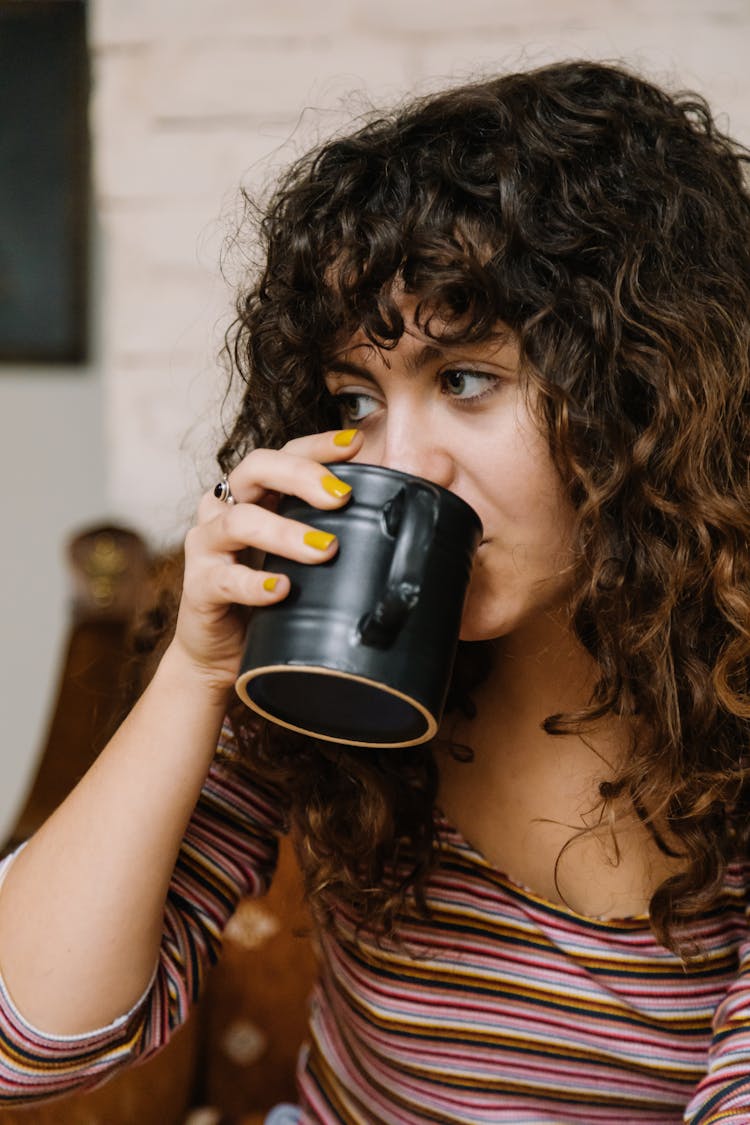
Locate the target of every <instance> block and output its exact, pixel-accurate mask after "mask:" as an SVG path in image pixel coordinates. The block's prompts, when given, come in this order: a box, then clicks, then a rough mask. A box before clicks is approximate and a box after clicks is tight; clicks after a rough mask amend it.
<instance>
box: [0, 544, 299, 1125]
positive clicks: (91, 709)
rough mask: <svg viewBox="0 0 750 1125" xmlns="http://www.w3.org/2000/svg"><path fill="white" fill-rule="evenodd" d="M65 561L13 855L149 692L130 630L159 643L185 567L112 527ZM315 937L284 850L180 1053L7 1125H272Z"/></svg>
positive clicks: (179, 1038) (2, 1114)
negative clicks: (46, 698) (45, 694)
mask: <svg viewBox="0 0 750 1125" xmlns="http://www.w3.org/2000/svg"><path fill="white" fill-rule="evenodd" d="M68 557H69V560H70V565H71V572H72V585H73V590H74V600H73V612H72V615H71V616H72V620H71V626H70V635H69V640H68V645H67V650H66V652H65V654H64V657H63V662H62V669H61V673H60V680H59V687H58V694H57V700H56V703H55V705H54V708H53V712H52V718H51V721H50V724H49V730H48V734H47V738H46V742H45V746H44V748H43V752H42V754H41V756H40V762H39V767H38V770H37V774H36V777H35V779H34V782H33V784H32V786H31V789H30V791H29V795H28V798H27V800H26V803H25V805H24V808H23V809H22V811H21V813H20V815H19V818H18V821H17V823H16V826H15V828H14V831H13V833H12V838H11V839H10V840H8V841H6V850H7V849H8V848H9V847H10V846H11V845H12V844H15V843H17V842H20V841H21V840H23V839H25V838H27V837H28V836H29V835H30V834H31V833H32V832H33V831H34V830H35V829H36V828H37V827H38V826H39V824H41V823H42V821H43V820H44V819H45V818H46V817H47V816H48V815H49V814H50V813H51V812H52V810H53V809H54V808H55V807H56V806H57V805H58V804H59V803H60V802H61V801H62V800H63V799H64V797H65V796H66V794H67V793H68V792H69V791H70V789H71V788H72V787H73V786H74V785H75V783H76V781H77V780H78V778H79V777H80V776H81V775H82V774H83V773H84V772H85V770H86V769H87V768H88V766H89V765H90V764H91V762H92V761H93V760H94V759H95V757H96V755H97V753H98V752H99V750H100V749H101V748H102V746H103V745H104V743H105V742H106V740H107V738H108V737H109V734H110V733H111V732H112V730H113V729H114V726H115V725H116V723H117V721H118V720H119V718H120V717H121V715H122V713H123V711H124V709H125V708H126V707H127V705H128V704H129V703H130V702H132V699H133V698H134V697H135V696H136V695H137V693H138V691H139V690H140V689H141V687H142V686H143V683H144V682H145V680H146V679H147V676H148V668H149V667H150V665H151V664H152V662H153V653H151V652H147V651H144V652H143V653H141V654H140V655H139V654H138V653H137V652H136V653H135V654H133V649H132V643H131V638H132V633H133V623H134V620H135V619H136V617H139V618H142V617H143V614H144V613H146V620H147V622H148V620H149V616H150V621H151V625H152V627H153V631H154V633H155V634H156V633H158V631H159V630H160V628H161V626H162V624H163V619H164V617H165V616H166V615H168V613H169V600H170V599H169V597H168V596H167V595H166V594H165V593H164V591H165V589H166V588H167V587H169V586H172V587H173V586H174V583H175V581H176V580H177V579H178V577H179V569H180V566H181V559H180V557H179V556H178V555H174V556H167V557H164V558H149V557H148V554H147V551H146V548H145V545H144V543H143V541H142V540H141V539H140V537H139V536H138V535H136V534H135V533H134V532H132V531H129V530H128V529H126V528H119V527H112V526H109V525H102V526H100V527H93V528H89V529H86V530H85V531H83V532H81V533H79V534H77V535H75V536H74V537H73V538H72V539H71V542H70V545H69V552H68ZM148 606H151V608H150V609H147V607H148ZM146 632H147V630H146ZM139 636H140V637H141V638H143V636H144V630H143V629H141V630H140V631H139ZM142 647H144V648H145V649H149V648H150V645H148V644H146V645H145V646H142ZM308 930H309V917H308V915H307V912H306V910H305V908H304V905H303V896H302V888H301V881H300V876H299V871H298V868H297V865H296V861H295V858H294V852H293V848H292V846H291V844H290V842H289V841H288V840H282V841H281V846H280V858H279V869H278V873H277V876H276V878H275V880H274V883H273V886H272V888H271V891H270V893H269V894H268V895H267V896H266V897H265V898H264V899H262V900H260V901H251V900H243V901H242V902H241V903H240V906H239V909H238V911H237V914H236V916H235V917H234V918H233V919H232V920H231V922H230V924H229V926H228V928H227V931H226V934H225V940H224V949H223V953H222V957H221V959H220V961H219V964H218V965H217V966H216V967H215V968H214V970H213V971H212V973H211V974H210V976H209V980H208V985H207V989H206V993H205V995H204V998H203V1000H202V1001H201V1003H200V1005H199V1006H198V1008H197V1009H196V1011H195V1012H194V1014H193V1016H192V1017H191V1019H190V1020H189V1021H188V1023H187V1025H186V1026H185V1028H183V1029H182V1031H181V1032H180V1033H179V1034H178V1035H176V1036H175V1037H174V1039H173V1040H172V1042H171V1043H170V1045H169V1046H168V1047H167V1048H166V1049H165V1050H164V1051H163V1052H161V1054H160V1055H158V1056H157V1057H156V1058H154V1059H152V1060H151V1061H149V1062H147V1063H145V1064H143V1065H141V1066H135V1067H132V1068H130V1069H129V1070H128V1071H125V1072H123V1073H121V1074H119V1075H116V1076H115V1077H114V1078H113V1079H111V1080H110V1081H109V1082H108V1083H107V1084H106V1085H105V1086H103V1087H101V1088H100V1089H98V1090H94V1091H91V1092H90V1093H88V1094H82V1095H70V1096H67V1097H65V1098H62V1099H57V1100H56V1101H54V1102H49V1103H47V1104H46V1105H40V1106H29V1107H26V1108H23V1109H13V1110H2V1111H0V1125H10V1123H16V1122H17V1123H18V1125H21V1123H24V1125H53V1123H54V1125H84V1123H85V1125H100V1123H101V1125H172V1123H174V1125H181V1123H182V1122H184V1121H186V1119H187V1116H188V1113H189V1111H190V1107H191V1106H193V1107H195V1106H205V1107H209V1106H213V1107H216V1110H217V1113H218V1117H217V1118H216V1121H217V1125H219V1123H220V1125H261V1123H262V1121H263V1118H264V1115H265V1110H266V1109H268V1108H270V1106H272V1105H274V1104H275V1103H276V1102H277V1101H284V1100H293V1099H294V1064H295V1060H296V1055H297V1050H298V1047H299V1044H300V1042H301V1040H302V1038H303V1035H304V1028H305V1017H306V998H307V995H308V993H309V990H310V987H311V983H312V980H313V978H314V975H315V956H314V952H313V948H312V943H311V941H310V940H309V937H308Z"/></svg>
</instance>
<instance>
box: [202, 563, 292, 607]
mask: <svg viewBox="0 0 750 1125" xmlns="http://www.w3.org/2000/svg"><path fill="white" fill-rule="evenodd" d="M290 586H291V583H290V582H289V579H288V578H287V576H286V575H285V574H274V573H273V572H271V571H266V570H251V568H250V567H248V566H243V565H242V564H241V563H220V564H217V565H216V566H214V567H212V568H211V569H210V570H208V571H207V573H206V574H205V576H204V585H203V590H202V595H203V598H204V599H205V600H206V601H207V602H210V603H212V604H214V605H220V604H222V603H226V604H231V605H247V606H260V605H272V604H273V603H274V602H280V601H282V600H283V599H284V598H285V597H286V596H287V594H288V593H289V590H290Z"/></svg>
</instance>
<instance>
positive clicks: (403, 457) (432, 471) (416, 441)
mask: <svg viewBox="0 0 750 1125" xmlns="http://www.w3.org/2000/svg"><path fill="white" fill-rule="evenodd" d="M380 463H381V464H382V465H383V466H384V467H385V468H387V469H397V470H398V471H399V472H402V473H409V474H410V475H411V476H415V477H422V478H423V479H424V480H429V481H431V482H432V483H433V484H439V485H441V486H442V487H443V488H450V487H451V484H452V483H453V479H454V477H455V475H456V466H455V462H454V460H453V457H452V456H451V454H450V453H449V452H448V450H446V449H443V448H441V447H439V446H438V445H436V444H435V442H434V440H433V439H431V438H430V435H429V434H422V435H415V434H414V433H411V434H409V435H407V436H405V437H402V438H397V437H395V436H394V437H393V438H390V437H387V438H386V441H385V445H384V448H383V451H382V457H381V459H380Z"/></svg>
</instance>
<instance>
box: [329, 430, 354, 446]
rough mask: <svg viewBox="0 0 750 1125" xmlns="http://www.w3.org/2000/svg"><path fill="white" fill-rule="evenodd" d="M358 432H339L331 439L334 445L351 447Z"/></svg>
mask: <svg viewBox="0 0 750 1125" xmlns="http://www.w3.org/2000/svg"><path fill="white" fill-rule="evenodd" d="M358 433H359V430H339V432H338V433H337V434H336V435H335V437H334V439H333V444H334V445H351V444H352V442H353V441H354V439H355V437H356V436H357V434H358Z"/></svg>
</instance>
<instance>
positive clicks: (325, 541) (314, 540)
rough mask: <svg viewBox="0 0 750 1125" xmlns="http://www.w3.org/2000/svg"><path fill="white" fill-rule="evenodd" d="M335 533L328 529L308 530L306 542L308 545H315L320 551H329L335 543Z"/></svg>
mask: <svg viewBox="0 0 750 1125" xmlns="http://www.w3.org/2000/svg"><path fill="white" fill-rule="evenodd" d="M335 538H336V536H335V535H331V534H330V532H328V531H306V532H305V543H306V544H307V546H308V547H315V548H316V550H318V551H327V550H328V548H329V547H330V546H331V543H333V541H334V539H335Z"/></svg>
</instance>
